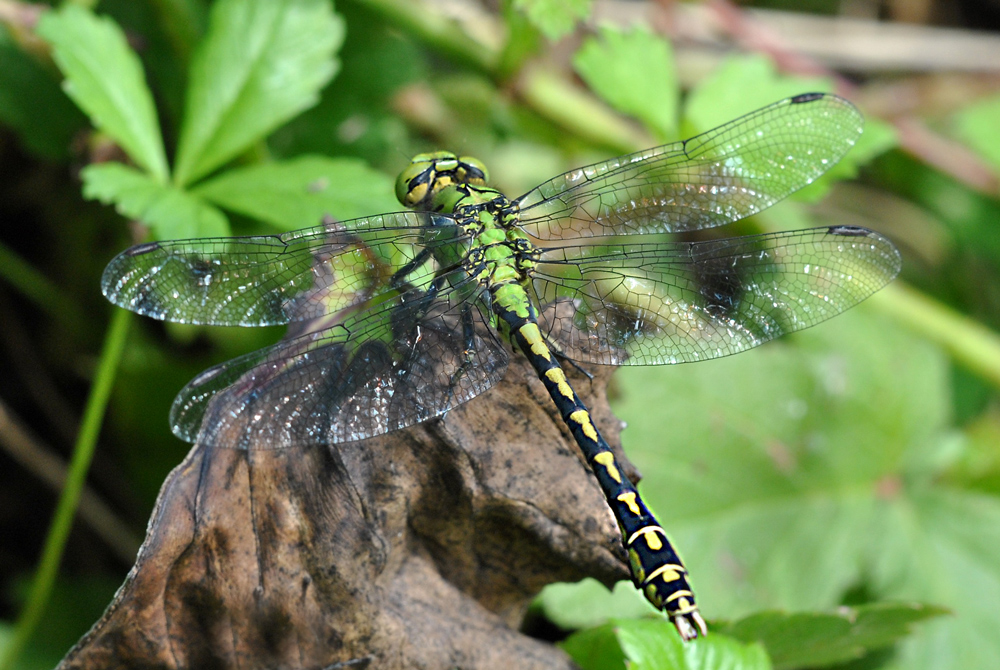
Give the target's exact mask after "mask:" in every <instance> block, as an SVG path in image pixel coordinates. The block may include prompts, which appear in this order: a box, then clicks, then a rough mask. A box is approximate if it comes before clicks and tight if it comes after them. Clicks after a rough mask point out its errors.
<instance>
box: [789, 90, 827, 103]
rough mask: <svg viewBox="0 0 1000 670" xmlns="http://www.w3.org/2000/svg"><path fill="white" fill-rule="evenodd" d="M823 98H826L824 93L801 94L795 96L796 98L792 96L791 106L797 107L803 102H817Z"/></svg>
mask: <svg viewBox="0 0 1000 670" xmlns="http://www.w3.org/2000/svg"><path fill="white" fill-rule="evenodd" d="M825 96H826V94H825V93H802V94H800V95H796V96H794V97H793V98H792V104H793V105H798V104H800V103H803V102H813V101H815V100H819V99H820V98H823V97H825Z"/></svg>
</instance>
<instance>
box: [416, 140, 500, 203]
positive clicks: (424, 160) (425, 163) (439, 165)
mask: <svg viewBox="0 0 1000 670" xmlns="http://www.w3.org/2000/svg"><path fill="white" fill-rule="evenodd" d="M489 178H490V176H489V173H488V172H487V171H486V166H485V165H483V164H482V162H481V161H479V160H477V159H475V158H471V157H469V156H456V155H455V154H453V153H451V152H450V151H435V152H433V153H427V154H417V155H416V156H414V157H413V160H411V161H410V164H409V165H408V166H407V167H406V169H405V170H403V171H402V172H401V173H400V174H399V177H397V178H396V198H397V199H399V202H400V203H402V204H403V205H404V206H406V207H410V208H413V209H431V203H432V202H433V201H434V198H435V197H436V196H437V194H438V193H440V192H441V190H442V189H445V188H447V187H449V186H454V185H457V184H472V185H473V186H485V185H486V182H487V181H488V180H489Z"/></svg>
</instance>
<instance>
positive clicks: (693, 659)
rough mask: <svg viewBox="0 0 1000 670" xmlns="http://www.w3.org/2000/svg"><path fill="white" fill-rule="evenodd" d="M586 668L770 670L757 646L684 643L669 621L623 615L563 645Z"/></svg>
mask: <svg viewBox="0 0 1000 670" xmlns="http://www.w3.org/2000/svg"><path fill="white" fill-rule="evenodd" d="M560 647H562V649H563V651H565V652H566V653H568V654H569V655H570V657H572V659H573V660H574V661H575V662H576V664H577V665H579V666H580V667H581V668H584V670H609V669H612V668H613V669H618V668H622V669H624V668H630V669H632V670H770V668H771V663H770V660H769V659H768V657H767V653H766V652H765V651H764V648H763V647H762V646H761V645H759V644H744V643H742V642H740V641H738V640H734V639H732V638H728V637H726V636H724V635H716V634H713V635H710V636H708V637H707V638H700V639H698V640H696V641H695V642H693V643H690V644H684V643H683V642H681V639H680V637H679V636H678V635H677V631H675V630H674V628H673V626H672V625H670V623H668V622H667V621H666V619H663V618H662V617H660V618H655V619H625V620H615V621H614V622H612V623H608V624H605V625H603V626H599V627H597V628H591V629H588V630H585V631H581V632H579V633H574V634H573V635H571V636H570V637H569V638H567V639H566V641H564V642H563V643H561V644H560Z"/></svg>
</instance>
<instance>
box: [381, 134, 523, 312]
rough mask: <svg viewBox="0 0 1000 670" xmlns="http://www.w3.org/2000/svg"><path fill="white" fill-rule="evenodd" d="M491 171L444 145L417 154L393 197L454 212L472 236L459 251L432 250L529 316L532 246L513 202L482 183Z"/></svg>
mask: <svg viewBox="0 0 1000 670" xmlns="http://www.w3.org/2000/svg"><path fill="white" fill-rule="evenodd" d="M488 179H489V173H488V172H487V170H486V167H485V166H484V165H483V164H482V163H481V162H480V161H478V160H476V159H475V158H470V157H468V156H461V157H459V156H456V155H455V154H453V153H450V152H447V151H437V152H433V153H426V154H418V155H417V156H414V157H413V160H412V161H411V162H410V165H409V166H408V167H407V168H406V169H405V170H403V172H402V173H400V175H399V177H398V178H397V180H396V197H397V198H399V201H400V202H401V203H402V204H403V205H405V206H407V207H411V208H413V209H421V210H429V211H433V212H442V213H446V214H451V215H453V216H454V219H455V223H456V225H457V226H458V228H460V229H461V232H462V233H464V234H466V235H468V236H469V238H470V240H471V241H470V242H469V244H468V246H467V247H466V248H465V249H463V250H462V251H460V252H459V251H458V250H456V249H447V250H441V251H440V252H438V251H436V252H435V255H436V257H437V260H438V262H439V263H441V264H442V265H450V264H451V263H453V262H464V263H465V264H466V266H467V269H468V271H469V273H470V274H472V275H473V276H476V277H477V278H479V279H480V281H481V282H482V283H484V284H486V285H487V286H488V287H489V288H490V290H491V292H492V293H493V295H494V299H495V300H496V301H497V303H498V306H500V307H503V308H505V309H509V310H512V311H514V312H517V313H518V314H519V315H523V316H525V317H526V316H527V314H528V312H529V309H528V305H527V301H528V297H527V293H526V292H525V291H524V286H525V285H526V283H527V281H528V273H529V271H530V269H531V267H532V266H533V259H534V257H535V254H536V249H535V247H534V246H533V245H532V244H531V242H530V241H529V240H528V237H527V236H526V235H525V234H524V233H523V232H522V231H521V229H520V228H519V227H518V225H517V222H518V217H517V206H516V204H514V203H511V201H510V200H508V199H507V197H506V196H505V195H504V194H503V193H501V192H500V191H498V190H496V189H494V188H490V187H488V186H486V182H487V180H488Z"/></svg>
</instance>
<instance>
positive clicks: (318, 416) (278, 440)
mask: <svg viewBox="0 0 1000 670" xmlns="http://www.w3.org/2000/svg"><path fill="white" fill-rule="evenodd" d="M442 284H443V288H442V289H441V290H440V292H439V294H438V295H437V296H436V297H433V298H432V297H430V296H429V294H428V293H427V292H425V291H423V290H420V289H416V288H414V289H410V290H408V291H405V292H403V293H401V294H397V295H395V296H392V297H389V298H384V299H382V301H381V302H378V303H377V304H373V305H366V306H365V309H362V310H360V311H357V312H354V313H351V314H349V315H347V316H346V317H345V318H344V319H343V320H342V321H340V322H339V323H336V324H334V325H331V326H329V327H327V328H325V329H323V330H321V331H317V332H313V333H309V334H306V335H302V336H299V337H295V338H292V339H288V340H284V341H282V342H279V343H278V344H276V345H274V346H272V347H268V348H265V349H262V350H260V351H256V352H254V353H251V354H247V355H245V356H241V357H239V358H236V359H233V360H231V361H228V362H226V363H222V364H221V365H217V366H215V367H213V368H210V369H209V370H206V371H205V372H203V373H202V374H200V375H199V376H198V377H196V378H195V379H194V380H192V381H191V382H190V383H189V384H188V385H187V386H186V387H184V389H183V390H182V391H181V392H180V394H179V395H178V396H177V399H176V400H175V401H174V405H173V408H172V409H171V413H170V421H171V426H172V428H173V431H174V433H175V434H176V435H177V436H178V437H180V438H181V439H184V440H187V441H189V442H195V441H197V442H198V443H199V444H208V445H211V446H226V447H233V448H249V449H281V448H285V447H290V446H297V445H312V444H333V443H338V442H349V441H354V440H362V439H365V438H368V437H372V436H374V435H381V434H383V433H387V432H389V431H393V430H397V429H399V428H405V427H406V426H411V425H413V424H416V423H419V422H422V421H426V420H427V419H430V418H432V417H435V416H438V415H440V414H442V413H444V412H446V411H448V410H449V409H451V408H453V407H455V406H457V405H459V404H461V403H463V402H465V401H467V400H469V399H471V398H473V397H474V396H476V395H478V394H480V393H482V392H483V391H485V390H486V389H488V388H490V387H491V386H493V384H495V383H496V382H497V381H498V380H499V379H500V378H501V377H502V376H503V373H504V371H505V370H506V367H507V362H508V355H507V353H506V351H505V350H504V348H503V346H502V345H501V343H500V342H499V341H498V339H497V336H496V333H495V332H494V330H493V329H492V328H491V326H490V323H489V319H490V311H489V305H488V304H487V303H486V300H487V299H488V294H487V293H484V292H483V290H482V289H481V287H479V286H478V285H476V284H475V283H474V282H472V281H471V280H470V279H468V277H467V276H466V275H465V274H464V273H462V272H454V273H452V274H450V275H447V276H446V277H445V278H444V280H443V283H442Z"/></svg>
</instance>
